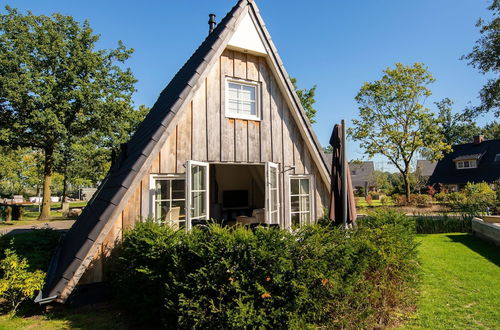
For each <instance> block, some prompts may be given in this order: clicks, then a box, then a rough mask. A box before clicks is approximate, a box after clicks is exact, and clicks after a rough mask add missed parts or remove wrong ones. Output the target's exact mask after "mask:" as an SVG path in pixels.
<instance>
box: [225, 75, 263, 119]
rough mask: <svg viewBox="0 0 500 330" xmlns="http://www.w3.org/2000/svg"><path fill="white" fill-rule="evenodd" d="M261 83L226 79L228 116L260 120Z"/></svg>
mask: <svg viewBox="0 0 500 330" xmlns="http://www.w3.org/2000/svg"><path fill="white" fill-rule="evenodd" d="M258 95H259V85H258V84H256V83H253V82H248V81H241V80H233V79H227V80H226V117H231V118H241V119H249V120H260V117H259V105H258V102H257V100H258V99H259V98H258Z"/></svg>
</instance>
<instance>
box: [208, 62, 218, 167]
mask: <svg viewBox="0 0 500 330" xmlns="http://www.w3.org/2000/svg"><path fill="white" fill-rule="evenodd" d="M220 88H221V77H220V59H219V61H217V63H216V64H215V66H214V68H213V69H212V71H210V73H209V74H208V77H207V147H208V148H207V149H208V155H207V156H208V160H209V161H220V160H221V158H220V153H221V150H220V123H221V105H220V104H221V102H220V97H221V89H220Z"/></svg>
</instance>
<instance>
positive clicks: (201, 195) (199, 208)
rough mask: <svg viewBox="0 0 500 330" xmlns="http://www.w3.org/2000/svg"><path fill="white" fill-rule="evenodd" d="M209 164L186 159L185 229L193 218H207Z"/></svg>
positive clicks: (188, 228) (188, 227)
mask: <svg viewBox="0 0 500 330" xmlns="http://www.w3.org/2000/svg"><path fill="white" fill-rule="evenodd" d="M208 166H209V164H208V163H205V162H197V161H194V160H188V161H187V163H186V218H187V224H186V227H187V230H190V229H191V228H192V227H193V220H208V219H209V214H210V212H209V198H208V196H209V195H208V193H209V187H208V184H209V167H208Z"/></svg>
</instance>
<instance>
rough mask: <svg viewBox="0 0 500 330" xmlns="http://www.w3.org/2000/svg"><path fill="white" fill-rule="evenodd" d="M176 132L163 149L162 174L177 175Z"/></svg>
mask: <svg viewBox="0 0 500 330" xmlns="http://www.w3.org/2000/svg"><path fill="white" fill-rule="evenodd" d="M175 140H176V132H175V130H174V131H173V132H172V134H170V135H169V137H168V138H167V141H166V142H165V144H164V145H163V147H162V149H161V157H160V160H161V162H160V173H175V168H176V154H175V152H176V150H175V142H176V141H175Z"/></svg>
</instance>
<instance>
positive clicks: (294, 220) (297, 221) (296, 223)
mask: <svg viewBox="0 0 500 330" xmlns="http://www.w3.org/2000/svg"><path fill="white" fill-rule="evenodd" d="M292 226H300V215H299V214H298V213H295V214H292Z"/></svg>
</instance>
